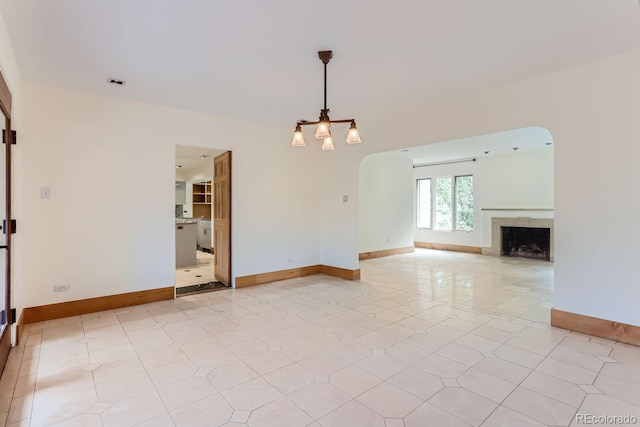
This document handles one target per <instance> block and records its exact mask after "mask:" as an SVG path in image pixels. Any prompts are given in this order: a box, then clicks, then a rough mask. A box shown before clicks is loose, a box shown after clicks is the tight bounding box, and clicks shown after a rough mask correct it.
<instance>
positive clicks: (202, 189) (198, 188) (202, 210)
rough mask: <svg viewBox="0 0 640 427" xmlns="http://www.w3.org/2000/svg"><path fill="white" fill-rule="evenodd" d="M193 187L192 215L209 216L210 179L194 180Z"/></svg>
mask: <svg viewBox="0 0 640 427" xmlns="http://www.w3.org/2000/svg"><path fill="white" fill-rule="evenodd" d="M192 184H193V186H192V189H193V192H192V194H193V198H192V203H193V216H194V217H200V218H206V219H210V218H211V188H212V187H211V181H204V182H194V183H192Z"/></svg>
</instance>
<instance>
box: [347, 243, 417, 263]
mask: <svg viewBox="0 0 640 427" xmlns="http://www.w3.org/2000/svg"><path fill="white" fill-rule="evenodd" d="M415 251H416V248H415V246H408V247H406V248H396V249H383V250H381V251H371V252H362V253H360V255H359V258H360V261H362V260H365V259H373V258H382V257H386V256H391V255H400V254H410V253H412V252H415Z"/></svg>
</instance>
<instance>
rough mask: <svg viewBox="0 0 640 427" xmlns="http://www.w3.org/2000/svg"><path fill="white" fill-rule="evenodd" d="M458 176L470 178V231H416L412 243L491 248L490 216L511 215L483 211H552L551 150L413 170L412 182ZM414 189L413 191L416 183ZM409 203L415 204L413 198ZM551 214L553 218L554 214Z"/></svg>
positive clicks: (532, 214) (541, 214)
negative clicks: (471, 196) (500, 209)
mask: <svg viewBox="0 0 640 427" xmlns="http://www.w3.org/2000/svg"><path fill="white" fill-rule="evenodd" d="M457 175H473V187H474V188H473V199H474V200H473V202H474V212H473V223H474V229H473V231H438V230H431V229H415V241H417V242H428V243H441V244H450V245H464V246H477V247H481V246H484V247H488V246H491V217H492V216H498V217H508V216H511V215H512V213H510V212H488V211H483V209H493V208H506V209H513V208H518V209H527V208H528V209H531V208H537V209H540V208H544V209H553V149H552V148H548V149H542V150H535V151H524V152H516V153H513V154H503V155H498V156H492V155H488V156H485V157H478V158H477V160H476V161H475V162H464V163H452V164H446V165H434V166H425V167H417V168H415V169H414V177H415V179H420V178H432V179H433V178H437V177H439V176H457ZM413 187H414V189H415V181H414V184H413ZM412 201H413V202H414V203H415V196H414V199H413V200H412ZM414 206H415V204H412V205H411V209H412V210H413V209H414ZM550 214H551V216H550V217H551V218H553V212H551V213H550ZM517 216H530V217H533V218H539V217H545V218H546V217H549V215H548V213H547V212H536V211H530V212H527V211H524V210H523V211H520V212H518V213H517ZM413 224H415V220H414V223H413ZM414 228H415V226H414Z"/></svg>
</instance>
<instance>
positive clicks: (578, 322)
mask: <svg viewBox="0 0 640 427" xmlns="http://www.w3.org/2000/svg"><path fill="white" fill-rule="evenodd" d="M551 326H555V327H558V328H563V329H569V330H571V331H576V332H582V333H584V334H589V335H593V336H596V337H600V338H607V339H610V340H616V341H620V342H623V343H626V344H631V345H637V346H640V326H634V325H627V324H626V323H619V322H614V321H611V320H604V319H598V318H597V317H589V316H584V315H582V314H576V313H570V312H568V311H562V310H556V309H555V308H552V309H551Z"/></svg>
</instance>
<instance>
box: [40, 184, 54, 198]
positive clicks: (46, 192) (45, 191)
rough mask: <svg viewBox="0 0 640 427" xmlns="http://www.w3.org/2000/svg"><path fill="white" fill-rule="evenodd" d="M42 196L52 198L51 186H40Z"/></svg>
mask: <svg viewBox="0 0 640 427" xmlns="http://www.w3.org/2000/svg"><path fill="white" fill-rule="evenodd" d="M40 198H41V199H50V198H51V187H40Z"/></svg>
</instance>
